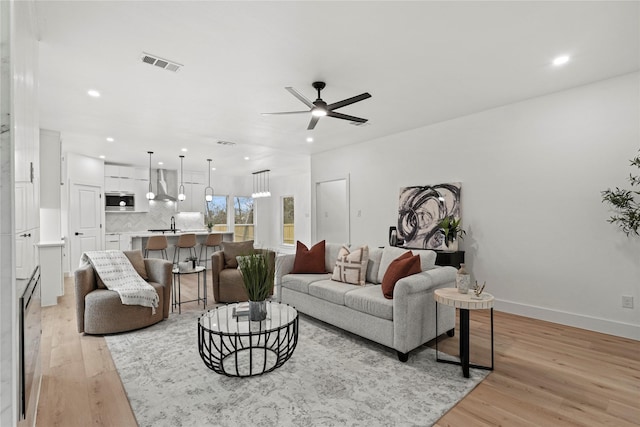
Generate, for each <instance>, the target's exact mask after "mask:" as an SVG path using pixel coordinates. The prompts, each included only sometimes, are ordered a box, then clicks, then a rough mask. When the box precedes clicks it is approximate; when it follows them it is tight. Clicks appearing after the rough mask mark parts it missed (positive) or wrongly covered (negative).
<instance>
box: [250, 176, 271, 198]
mask: <svg viewBox="0 0 640 427" xmlns="http://www.w3.org/2000/svg"><path fill="white" fill-rule="evenodd" d="M269 172H271V171H270V170H269V169H265V170H262V171H258V172H253V173H252V174H253V193H252V194H251V197H253V198H254V199H258V198H260V197H271V191H269Z"/></svg>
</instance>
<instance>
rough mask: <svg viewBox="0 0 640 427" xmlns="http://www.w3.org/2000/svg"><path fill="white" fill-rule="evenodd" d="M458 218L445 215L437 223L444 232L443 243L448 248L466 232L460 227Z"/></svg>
mask: <svg viewBox="0 0 640 427" xmlns="http://www.w3.org/2000/svg"><path fill="white" fill-rule="evenodd" d="M460 220H461V219H460V218H458V219H455V218H454V216H453V215H448V216H445V217H444V218H443V219H442V221H440V223H438V227H440V229H441V230H442V233H443V234H444V244H445V246H446V247H447V248H448V247H449V245H451V244H452V243H453V242H454V241H455V240H456V239H457V238H458V237H460V238H461V239H463V238H464V235H465V234H467V232H466V231H464V230H463V229H462V227H461V226H460Z"/></svg>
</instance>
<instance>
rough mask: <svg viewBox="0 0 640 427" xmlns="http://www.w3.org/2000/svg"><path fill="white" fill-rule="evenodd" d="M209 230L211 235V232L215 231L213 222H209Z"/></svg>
mask: <svg viewBox="0 0 640 427" xmlns="http://www.w3.org/2000/svg"><path fill="white" fill-rule="evenodd" d="M207 230H209V233H211V230H213V222H211V221H209V222H207Z"/></svg>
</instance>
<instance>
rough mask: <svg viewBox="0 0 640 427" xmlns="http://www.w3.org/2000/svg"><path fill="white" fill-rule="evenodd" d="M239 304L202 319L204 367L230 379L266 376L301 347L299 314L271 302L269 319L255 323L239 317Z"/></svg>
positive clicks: (201, 336) (201, 345)
mask: <svg viewBox="0 0 640 427" xmlns="http://www.w3.org/2000/svg"><path fill="white" fill-rule="evenodd" d="M236 308H238V304H228V305H225V306H222V307H218V308H214V309H212V310H209V311H208V312H206V313H204V314H203V315H202V316H200V318H199V319H198V350H199V352H200V357H201V358H202V360H203V361H204V364H205V365H206V366H207V367H208V368H209V369H212V370H213V371H214V372H216V373H218V374H222V375H227V376H230V377H250V376H254V375H262V374H264V373H266V372H271V371H273V370H274V369H276V368H279V367H280V366H282V365H283V364H284V362H286V361H287V360H289V358H290V357H291V355H292V354H293V350H295V348H296V345H297V343H298V311H297V310H296V309H295V308H293V307H291V306H289V305H286V304H280V303H278V302H271V301H269V302H267V318H266V319H265V320H263V321H260V322H252V321H250V320H249V317H248V316H235V310H236Z"/></svg>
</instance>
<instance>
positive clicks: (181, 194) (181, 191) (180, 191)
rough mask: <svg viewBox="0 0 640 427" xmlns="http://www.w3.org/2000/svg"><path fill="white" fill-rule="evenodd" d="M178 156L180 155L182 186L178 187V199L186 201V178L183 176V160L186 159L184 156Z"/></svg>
mask: <svg viewBox="0 0 640 427" xmlns="http://www.w3.org/2000/svg"><path fill="white" fill-rule="evenodd" d="M178 157H180V188H178V200H180V201H181V202H184V200H185V199H186V198H187V196H185V194H184V179H183V176H182V161H183V160H184V156H178Z"/></svg>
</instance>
